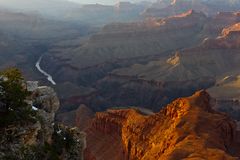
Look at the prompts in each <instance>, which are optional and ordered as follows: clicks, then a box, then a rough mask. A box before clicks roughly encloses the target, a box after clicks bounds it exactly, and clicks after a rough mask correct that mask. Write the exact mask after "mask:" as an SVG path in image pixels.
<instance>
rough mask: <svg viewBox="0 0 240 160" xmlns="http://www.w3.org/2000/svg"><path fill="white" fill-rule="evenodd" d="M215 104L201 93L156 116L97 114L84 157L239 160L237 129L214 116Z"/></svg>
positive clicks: (119, 112) (128, 111) (134, 112)
mask: <svg viewBox="0 0 240 160" xmlns="http://www.w3.org/2000/svg"><path fill="white" fill-rule="evenodd" d="M213 102H214V101H212V99H211V97H210V96H209V95H208V93H207V92H205V91H200V92H197V93H195V94H194V95H193V96H191V97H187V98H179V99H177V100H175V101H174V102H172V103H171V104H169V105H167V106H166V107H165V108H164V109H162V110H161V111H160V112H159V113H156V114H155V115H142V114H140V113H139V112H138V111H137V110H133V109H126V110H124V109H123V110H108V111H106V112H102V113H97V115H96V117H95V119H94V120H93V124H92V126H91V128H89V129H88V131H87V134H88V136H87V143H88V144H89V145H88V149H87V150H88V153H91V155H92V156H94V157H95V158H96V159H102V160H103V159H104V160H108V159H116V160H125V159H130V160H135V159H137V160H150V159H161V160H170V159H171V160H172V159H176V160H178V159H209V160H219V159H226V160H228V159H229V160H232V159H233V160H234V159H238V158H237V157H238V156H240V152H239V149H240V148H239V142H240V141H239V139H238V136H239V135H238V132H237V125H236V123H235V122H234V121H233V120H232V119H231V118H229V117H228V116H227V115H225V114H222V113H219V112H216V111H214V110H213V109H212V105H213ZM106 148H108V149H109V150H111V152H113V154H111V153H110V152H108V151H105V149H106ZM110 155H111V156H110Z"/></svg>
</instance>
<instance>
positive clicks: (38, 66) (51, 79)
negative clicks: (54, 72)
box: [35, 56, 56, 85]
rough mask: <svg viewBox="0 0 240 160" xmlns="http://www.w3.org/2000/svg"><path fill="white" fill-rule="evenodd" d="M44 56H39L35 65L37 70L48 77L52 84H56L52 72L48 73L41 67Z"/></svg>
mask: <svg viewBox="0 0 240 160" xmlns="http://www.w3.org/2000/svg"><path fill="white" fill-rule="evenodd" d="M42 57H43V56H41V57H39V59H38V61H37V63H36V65H35V67H36V68H37V70H38V71H39V72H40V73H42V74H43V75H44V76H46V77H47V80H48V81H49V82H51V83H52V85H56V82H55V81H54V80H53V78H52V76H51V75H50V74H48V73H47V72H46V71H44V70H43V69H42V68H41V67H40V64H41V61H42Z"/></svg>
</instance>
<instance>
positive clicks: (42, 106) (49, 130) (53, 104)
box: [0, 82, 86, 160]
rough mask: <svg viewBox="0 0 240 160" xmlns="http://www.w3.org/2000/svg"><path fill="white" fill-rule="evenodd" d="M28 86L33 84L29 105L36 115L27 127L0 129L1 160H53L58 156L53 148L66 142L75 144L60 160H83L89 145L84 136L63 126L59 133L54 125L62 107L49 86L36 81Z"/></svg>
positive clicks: (73, 129) (28, 100)
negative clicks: (57, 112) (47, 159)
mask: <svg viewBox="0 0 240 160" xmlns="http://www.w3.org/2000/svg"><path fill="white" fill-rule="evenodd" d="M27 84H28V85H29V84H30V86H27V88H28V89H30V91H31V92H32V94H31V96H30V97H29V98H28V99H27V102H28V104H29V105H31V106H32V109H33V110H34V111H35V112H36V116H35V117H34V120H33V121H31V122H27V123H25V124H24V125H19V124H16V125H14V124H13V125H11V126H7V127H4V128H0V133H1V138H0V141H1V143H0V159H16V158H17V159H19V160H25V159H36V160H40V159H44V158H50V159H51V158H53V157H52V156H55V155H54V154H53V150H52V149H51V146H55V147H59V148H58V149H60V147H61V145H60V146H57V143H61V142H60V141H64V140H65V139H66V141H67V143H70V142H74V145H72V146H71V151H68V150H66V151H65V153H61V158H60V156H59V157H58V159H62V160H70V159H76V160H82V159H83V157H82V156H83V150H84V148H85V146H86V143H85V134H84V133H82V132H80V131H79V129H77V128H68V127H62V129H61V130H60V129H59V126H58V125H57V124H55V113H56V111H57V110H58V109H59V106H60V104H59V99H58V97H57V95H56V93H55V91H54V90H53V89H52V88H50V87H47V86H40V87H38V86H37V85H36V84H37V83H36V82H28V83H27ZM32 84H34V85H32ZM57 126H58V127H57ZM60 137H61V138H62V139H59V138H60ZM56 139H58V141H57V142H56ZM48 156H50V157H48Z"/></svg>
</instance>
